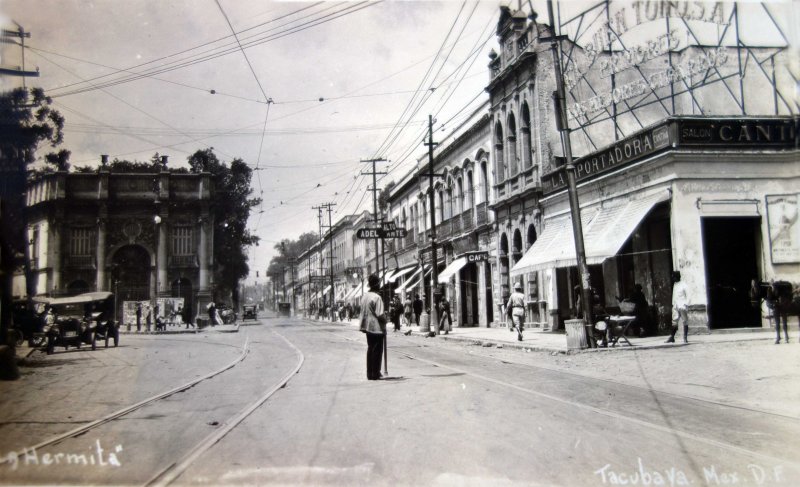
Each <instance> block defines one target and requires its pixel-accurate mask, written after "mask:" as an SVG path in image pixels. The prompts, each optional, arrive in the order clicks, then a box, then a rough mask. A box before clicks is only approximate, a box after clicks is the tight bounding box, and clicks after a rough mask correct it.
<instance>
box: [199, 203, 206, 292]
mask: <svg viewBox="0 0 800 487" xmlns="http://www.w3.org/2000/svg"><path fill="white" fill-rule="evenodd" d="M207 222H208V219H207V217H205V216H203V217H200V221H199V225H198V230H199V231H200V238H199V239H198V245H197V258H198V259H199V261H200V262H199V263H200V279H199V283H198V284H199V290H200V291H207V290H208V232H207V230H206V225H207Z"/></svg>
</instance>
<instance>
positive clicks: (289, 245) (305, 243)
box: [267, 232, 319, 282]
mask: <svg viewBox="0 0 800 487" xmlns="http://www.w3.org/2000/svg"><path fill="white" fill-rule="evenodd" d="M317 242H319V235H318V234H317V233H316V232H306V233H303V234H301V235H300V236H299V237H297V240H291V239H284V240H281V241H280V242H278V243H276V244H275V246H274V249H275V250H277V251H278V255H276V256H274V257H273V258H272V260H270V262H269V267H267V275H268V276H269V277H270V278H271V279H272V281H273V282H281V276H282V275H283V269H284V268H286V267H289V259H290V258H292V259H296V258H298V257H300V256H301V255H302V254H303V252H305V251H306V250H308V249H310V248H311V247H313V246H314V245H315V244H316V243H317Z"/></svg>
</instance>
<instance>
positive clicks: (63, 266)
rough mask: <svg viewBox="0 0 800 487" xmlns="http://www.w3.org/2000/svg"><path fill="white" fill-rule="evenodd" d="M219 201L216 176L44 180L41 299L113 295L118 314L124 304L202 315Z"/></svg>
mask: <svg viewBox="0 0 800 487" xmlns="http://www.w3.org/2000/svg"><path fill="white" fill-rule="evenodd" d="M213 195H214V188H213V187H212V183H211V178H210V174H208V173H200V174H181V173H175V172H170V171H168V170H166V169H161V171H160V172H154V173H127V172H126V173H116V172H112V171H110V170H109V169H107V168H105V167H101V168H100V169H98V171H97V172H93V173H68V172H56V173H52V174H46V175H43V176H41V177H39V178H38V179H37V180H36V181H34V182H32V183H31V184H30V185H29V188H28V201H27V205H28V214H29V217H28V237H29V243H30V246H31V248H30V251H31V260H32V276H33V278H34V279H35V283H34V288H35V290H36V294H39V295H51V296H53V295H65V294H77V293H80V292H87V291H112V292H115V293H116V294H117V296H118V298H117V306H118V308H119V309H118V311H121V309H122V306H123V302H124V301H141V300H149V299H152V298H153V297H155V296H158V297H169V296H173V297H183V298H184V303H185V306H187V307H188V309H189V310H190V315H189V316H192V317H194V316H196V315H197V311H198V309H202V308H201V307H202V306H204V305H205V304H206V303H207V302H208V301H209V300H210V299H211V296H212V291H213V277H212V276H213V272H212V269H213V262H214V259H213V248H212V247H213V240H214V239H213V223H214V222H213V215H212V213H211V211H210V208H211V205H212V200H213ZM15 291H17V289H15ZM118 316H122V315H121V314H118Z"/></svg>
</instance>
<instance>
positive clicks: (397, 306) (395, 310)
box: [391, 296, 403, 331]
mask: <svg viewBox="0 0 800 487" xmlns="http://www.w3.org/2000/svg"><path fill="white" fill-rule="evenodd" d="M391 306H392V311H391V313H392V324H393V325H394V331H400V318H401V317H402V316H403V303H401V302H400V296H395V297H394V298H393V299H392V304H391Z"/></svg>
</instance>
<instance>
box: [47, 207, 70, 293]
mask: <svg viewBox="0 0 800 487" xmlns="http://www.w3.org/2000/svg"><path fill="white" fill-rule="evenodd" d="M63 221H64V214H63V212H56V216H55V218H54V219H53V223H51V226H50V242H49V244H48V247H49V251H50V258H49V259H48V260H49V263H50V267H51V268H52V269H53V273H52V275H51V277H50V285H49V286H48V287H47V291H48V292H50V293H52V292H53V291H56V290H58V289H60V288H61V266H62V259H61V235H62V234H63V233H64V232H65V231H66V229H65V228H64V223H63ZM56 222H58V223H56Z"/></svg>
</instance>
